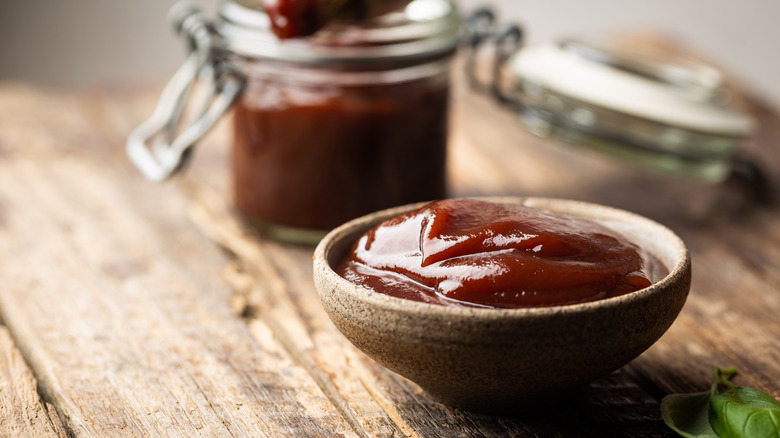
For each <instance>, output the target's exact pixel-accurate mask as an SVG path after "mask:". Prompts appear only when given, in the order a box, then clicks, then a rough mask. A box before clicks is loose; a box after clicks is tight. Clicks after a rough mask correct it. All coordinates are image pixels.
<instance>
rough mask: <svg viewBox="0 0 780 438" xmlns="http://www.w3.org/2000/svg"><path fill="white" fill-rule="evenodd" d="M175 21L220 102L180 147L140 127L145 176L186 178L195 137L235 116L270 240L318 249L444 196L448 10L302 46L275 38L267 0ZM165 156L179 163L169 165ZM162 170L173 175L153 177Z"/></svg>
mask: <svg viewBox="0 0 780 438" xmlns="http://www.w3.org/2000/svg"><path fill="white" fill-rule="evenodd" d="M178 15H179V17H178V18H177V19H176V22H177V23H179V24H178V26H179V27H180V28H181V29H182V33H184V34H185V35H187V36H188V37H189V38H190V40H191V42H193V46H194V47H195V50H194V52H193V53H197V52H199V51H200V52H204V50H198V45H199V44H205V45H207V46H208V50H205V52H206V53H205V54H203V55H201V57H200V59H199V60H198V61H193V62H192V64H193V65H195V64H198V68H193V70H194V71H193V77H194V76H195V75H199V76H200V77H201V78H202V77H203V76H204V71H205V76H207V78H209V79H211V81H210V82H211V83H213V84H214V86H213V88H214V90H215V93H214V98H213V100H212V101H210V102H207V103H206V105H204V110H203V111H202V113H201V114H202V117H200V119H198V120H196V122H195V123H194V124H193V125H192V127H193V128H194V129H188V130H185V131H184V132H183V133H182V134H181V135H180V136H179V137H177V138H176V139H175V140H173V141H171V142H170V144H167V145H164V147H161V148H160V147H155V146H154V145H150V144H149V141H150V140H149V138H150V137H152V135H143V134H150V133H152V131H153V129H151V128H153V126H146V128H147V129H146V131H145V132H144V130H143V129H142V128H144V125H142V126H141V127H139V130H141V131H142V132H141V133H138V132H135V133H134V134H136V135H135V142H133V139H134V137H133V136H132V135H131V138H130V139H129V140H128V152H129V154H130V156H131V158H133V161H134V162H135V163H136V164H137V165H138V166H139V168H141V170H142V171H144V173H145V174H146V175H147V176H148V177H150V178H151V179H164V178H165V177H167V176H168V175H170V174H171V173H173V172H175V171H176V170H177V169H179V168H180V167H181V160H182V159H183V158H185V157H186V156H187V154H186V150H187V149H188V148H189V147H190V145H191V143H192V142H194V139H195V138H197V137H198V136H200V134H202V133H203V132H205V129H207V127H208V125H210V124H211V123H213V122H214V121H215V120H216V119H217V118H218V117H219V113H220V112H222V111H224V110H226V109H227V108H228V107H232V108H233V117H232V131H233V140H232V147H231V149H232V179H233V200H234V203H235V207H236V208H237V210H238V211H239V212H240V213H241V214H242V215H243V216H244V217H245V218H246V219H247V220H248V221H249V222H250V223H251V224H253V225H255V226H257V227H258V228H259V229H260V230H261V231H263V232H264V233H265V234H267V235H270V236H272V237H275V238H278V239H281V240H285V241H293V242H299V243H315V242H316V241H317V240H319V238H321V237H322V236H323V235H324V233H325V232H327V231H328V230H330V229H331V228H333V227H335V226H337V225H339V224H341V223H344V222H346V221H348V220H350V219H352V218H355V217H358V216H361V215H363V214H366V213H369V212H371V211H375V210H379V209H382V208H386V207H390V206H394V205H401V204H407V203H410V202H416V201H424V200H432V199H439V198H443V197H445V196H446V155H447V134H448V106H449V105H448V102H449V69H450V62H451V60H452V57H453V55H454V52H455V49H456V45H457V40H458V32H459V27H460V19H459V15H458V12H457V10H456V8H455V6H454V4H453V3H452V2H451V1H450V0H413V1H411V2H408V4H405V5H402V7H401V8H399V9H396V10H392V11H390V12H387V13H383V14H382V15H379V16H375V17H370V18H368V19H352V20H350V19H343V20H334V21H332V22H328V23H326V24H325V25H324V26H323V27H322V28H320V29H318V30H317V31H316V32H314V33H313V34H312V35H308V36H304V37H294V36H293V37H290V36H289V35H285V37H284V38H280V37H279V35H278V34H275V33H274V26H272V21H271V19H269V16H268V15H267V14H266V12H265V11H264V10H263V8H262V2H260V1H254V2H253V1H249V0H234V1H227V2H224V3H223V4H222V5H221V8H220V14H219V19H218V20H216V21H215V22H213V23H212V22H208V21H206V20H205V19H204V18H203V17H202V16H201V15H200V14H199V13H197V12H194V11H192V10H188V11H185V13H179V14H178ZM199 39H202V40H204V41H205V40H208V41H207V42H206V43H202V42H201V41H200V40H199ZM193 57H194V56H193ZM188 61H189V60H188ZM185 67H186V64H185ZM185 67H183V68H182V69H184V68H185ZM195 71H196V72H197V73H196V72H195ZM180 72H181V71H180ZM177 75H179V73H177ZM176 79H177V78H176V77H174V80H173V81H172V82H171V84H169V88H172V87H173V85H175V84H174V83H175V82H176ZM173 88H176V87H173ZM185 88H186V87H185V86H184V85H181V86H179V89H177V90H174V91H180V92H182V91H183V92H184V94H186V91H187V90H185ZM167 91H168V90H166V92H167ZM171 94H175V93H171ZM165 97H166V96H165V93H164V96H163V99H165ZM169 97H170V96H169ZM220 99H221V100H220ZM174 100H176V101H177V105H173V106H179V105H181V101H182V100H183V99H181V98H179V99H174ZM161 105H162V100H161ZM158 109H159V108H158ZM170 112H171V113H177V112H179V111H178V109H173V110H172V111H170ZM176 116H178V114H176ZM150 122H151V120H150ZM150 122H147V125H148V124H149V123H150ZM199 123H200V126H198V125H199ZM159 125H160V126H159V128H160V129H158V131H161V130H163V128H164V127H165V126H169V125H170V123H167V124H163V123H159ZM137 131H138V130H137ZM191 131H194V132H191ZM188 132H189V134H190V135H189V136H188V135H187V134H188ZM158 133H159V132H154V134H158ZM182 137H185V138H184V139H183V140H182ZM190 140H192V141H190ZM177 141H179V143H180V144H179V145H178V148H177ZM188 143H189V144H188ZM165 146H167V147H165ZM161 150H162V151H163V153H160V151H161ZM166 154H167V155H177V154H178V161H176V160H174V159H173V158H171V159H170V160H169V161H171V163H166V160H168V157H167V156H166ZM174 161H176V162H175V164H174V163H173V162H174ZM153 164H155V165H158V167H160V166H159V165H162V166H161V167H166V169H163V170H162V171H160V170H157V171H156V173H155V170H154V169H152V170H148V169H149V168H151V167H153V166H152V165H153ZM145 168H147V170H145ZM166 171H167V173H166Z"/></svg>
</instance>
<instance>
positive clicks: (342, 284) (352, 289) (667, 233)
mask: <svg viewBox="0 0 780 438" xmlns="http://www.w3.org/2000/svg"><path fill="white" fill-rule="evenodd" d="M450 199H478V200H485V201H493V202H508V203H519V204H521V205H527V206H530V207H535V208H542V209H546V208H545V206H555V207H559V208H563V210H560V209H555V208H550V210H552V211H554V212H563V213H565V214H573V215H575V216H580V217H584V218H586V219H587V218H590V219H597V220H615V219H617V220H618V221H621V222H624V223H628V222H630V223H632V224H638V225H640V226H641V227H642V228H643V229H651V230H653V233H655V234H660V235H664V237H665V239H667V240H668V242H669V243H671V244H673V245H674V248H673V250H674V252H675V255H676V257H677V259H678V261H677V263H676V265H675V266H674V267H667V268H669V273H668V274H667V275H666V276H665V277H664V278H662V279H661V280H659V281H657V282H655V283H653V284H652V285H650V286H648V287H646V288H644V289H640V290H638V291H634V292H630V293H628V294H625V295H620V296H616V297H611V298H604V299H600V300H596V301H589V302H585V303H574V304H565V305H558V306H542V307H523V308H486V307H462V306H443V305H440V304H433V303H424V302H420V301H414V300H409V299H405V298H399V297H394V296H390V295H386V294H383V293H381V292H375V291H372V290H370V289H367V288H364V287H362V286H360V285H358V284H355V283H352V282H350V281H349V280H347V279H346V278H344V277H342V276H340V275H339V274H337V273H336V271H335V270H334V269H333V267H332V266H331V264H330V263H329V261H328V255H329V254H328V253H329V251H330V250H332V248H333V247H335V246H336V243H339V242H340V240H341V239H345V238H347V237H350V236H352V235H355V234H356V235H357V236H358V237H359V236H361V235H362V234H363V233H365V232H366V231H368V230H369V229H370V228H371V227H373V226H375V225H376V224H378V223H379V222H381V221H383V220H385V219H389V218H391V217H393V216H396V215H399V214H402V213H405V212H407V211H411V210H414V209H416V208H420V207H422V206H424V205H427V204H429V203H430V202H432V201H425V202H418V203H413V204H406V205H402V206H397V207H392V208H388V209H384V210H379V211H376V212H373V213H369V214H367V215H364V216H361V217H358V218H355V219H353V220H350V221H349V222H346V223H344V224H342V225H340V226H338V227H337V228H335V229H333V230H331V231H330V232H329V233H328V234H327V235H326V236H325V237H324V238H323V239H322V240H321V241H320V242H319V244H318V245H317V246H316V248H315V250H314V255H313V259H314V275H315V278H316V276H317V275H325V276H327V277H328V278H329V279H330V280H332V281H333V282H334V283H335V285H336V286H337V289H338V290H340V291H342V293H346V294H348V295H350V296H351V297H352V298H355V299H358V300H360V301H363V302H366V303H368V304H370V305H372V306H377V307H380V308H384V309H391V310H396V311H402V312H407V313H425V314H428V315H438V316H447V317H449V316H458V317H460V318H472V319H473V318H476V319H480V320H496V319H507V318H510V319H514V318H534V317H538V318H544V317H548V316H551V315H561V314H577V313H585V312H593V311H597V310H599V309H604V308H612V307H616V306H621V305H626V304H629V303H633V302H636V301H641V300H644V299H647V298H649V297H650V296H652V295H655V294H658V293H662V292H663V291H666V290H669V289H671V288H672V286H673V285H674V284H675V283H677V282H680V281H685V280H686V278H690V270H691V260H690V252H689V250H688V248H687V247H686V245H685V243H684V242H683V240H682V239H681V238H680V237H679V236H678V235H677V234H676V233H675V232H674V231H672V230H671V229H669V228H668V227H666V226H665V225H662V224H660V223H658V222H656V221H654V220H652V219H649V218H647V217H645V216H642V215H639V214H637V213H633V212H630V211H627V210H623V209H619V208H616V207H610V206H606V205H602V204H597V203H592V202H586V201H579V200H571V199H563V198H552V197H534V196H464V197H458V198H450ZM575 210H576V212H574V211H575ZM583 211H590V212H591V213H598V214H589V215H582V214H580V213H581V212H583ZM358 229H359V230H360V231H356V230H358ZM353 242H354V241H353ZM350 246H351V243H350ZM318 266H319V267H321V268H318ZM315 283H317V282H315ZM317 289H318V291H317V292H318V294H319V296H320V299H322V298H323V291H321V290H319V287H318V288H317ZM686 293H687V290H686Z"/></svg>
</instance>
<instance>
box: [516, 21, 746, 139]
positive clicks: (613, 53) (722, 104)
mask: <svg viewBox="0 0 780 438" xmlns="http://www.w3.org/2000/svg"><path fill="white" fill-rule="evenodd" d="M508 69H509V74H510V75H511V76H513V77H514V80H515V81H519V82H524V83H525V86H526V87H527V86H528V84H533V85H534V86H539V87H543V88H545V89H546V90H548V91H549V92H550V93H552V94H557V95H560V96H562V97H566V98H571V99H577V100H579V101H581V102H583V103H586V104H592V105H594V106H598V107H603V108H605V109H609V110H612V111H615V112H618V113H623V114H627V115H631V116H636V117H641V118H643V119H646V120H649V121H653V122H657V123H660V124H664V125H669V126H675V127H679V128H683V129H688V130H692V131H696V132H700V133H710V134H716V135H723V136H728V137H746V136H748V135H749V134H750V133H751V132H752V130H753V122H752V120H751V119H750V118H749V117H748V116H747V115H745V114H744V113H743V112H742V111H740V110H739V109H738V108H737V107H736V106H735V105H733V102H732V98H731V95H730V93H729V90H728V89H727V87H726V86H725V85H724V83H723V78H722V74H721V73H720V71H718V70H717V69H715V68H714V67H712V66H710V65H708V64H705V63H703V62H700V61H697V60H695V59H692V58H689V57H685V56H682V55H679V54H674V53H670V52H665V51H663V50H661V49H659V48H656V47H653V46H651V45H648V44H641V43H640V42H639V41H631V40H628V39H625V38H623V39H618V38H609V37H607V36H605V35H588V36H580V37H577V38H567V39H564V40H561V41H558V42H553V43H547V44H540V45H537V46H532V47H527V48H525V49H523V50H520V51H518V52H517V53H516V55H515V56H513V57H512V59H510V60H509V63H508Z"/></svg>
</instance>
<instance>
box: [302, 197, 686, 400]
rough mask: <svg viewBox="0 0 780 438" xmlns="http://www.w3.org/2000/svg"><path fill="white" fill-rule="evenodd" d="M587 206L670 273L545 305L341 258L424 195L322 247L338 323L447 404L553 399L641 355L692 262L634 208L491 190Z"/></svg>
mask: <svg viewBox="0 0 780 438" xmlns="http://www.w3.org/2000/svg"><path fill="white" fill-rule="evenodd" d="M486 199H491V200H494V201H499V202H512V203H520V204H524V205H528V206H531V207H537V208H542V209H546V210H550V211H553V212H559V213H564V214H569V215H575V216H580V217H584V218H588V219H591V220H594V221H597V222H599V223H602V224H603V225H606V226H608V227H610V228H612V229H613V230H616V231H618V232H620V233H622V234H623V235H624V236H625V237H627V238H628V239H629V240H631V241H633V242H634V243H635V244H636V245H638V246H639V247H640V248H641V249H642V250H644V251H646V252H648V253H650V254H652V255H654V256H655V257H656V258H657V259H659V260H660V261H661V262H662V263H663V264H664V265H665V266H666V267H667V268H668V270H669V274H668V275H667V276H666V277H664V278H663V279H661V280H660V281H657V282H656V283H654V284H653V285H652V286H650V287H648V288H645V289H642V290H640V291H636V292H632V293H630V294H627V295H623V296H619V297H615V298H609V299H605V300H601V301H594V302H589V303H584V304H574V305H565V306H555V307H544V308H525V309H485V308H465V307H464V308H461V307H447V306H440V305H434V304H425V303H420V302H416V301H411V300H406V299H403V298H396V297H391V296H388V295H384V294H381V293H376V292H372V291H370V290H368V289H365V288H363V287H361V286H358V285H356V284H354V283H351V282H349V281H347V280H346V279H344V278H343V277H341V276H339V275H338V274H337V273H336V272H335V271H334V270H333V267H334V266H336V265H337V264H338V262H339V261H340V260H341V259H342V258H343V257H344V256H345V254H346V253H347V251H349V250H350V247H351V246H352V244H353V243H354V242H355V241H356V240H357V239H358V237H359V236H360V235H362V234H363V233H364V232H366V231H368V230H369V229H370V228H371V227H373V226H375V225H376V224H378V223H379V222H381V221H383V220H385V219H388V218H390V217H392V216H396V215H398V214H401V213H404V212H406V211H410V210H412V209H415V208H419V207H420V206H422V205H423V204H415V205H409V206H404V207H398V208H393V209H389V210H384V211H380V212H377V213H373V214H369V215H367V216H364V217H361V218H358V219H355V220H353V221H350V222H348V223H346V224H344V225H342V226H340V227H339V228H337V229H335V230H333V231H332V232H330V233H329V234H328V235H327V236H326V237H325V238H324V239H323V240H322V241H321V242H320V243H319V245H318V246H317V248H316V250H315V253H314V280H315V284H316V287H317V291H318V293H319V296H320V299H321V302H322V305H323V307H324V309H325V311H326V312H327V313H328V315H329V316H330V318H331V320H332V321H333V324H335V325H336V327H337V328H338V329H339V330H340V331H341V333H343V334H344V336H346V338H347V339H349V340H350V341H351V342H352V343H353V344H354V345H355V346H356V347H357V348H358V349H360V350H362V351H363V352H364V353H365V354H367V355H368V356H370V357H371V358H373V359H374V360H376V361H377V362H378V363H380V364H381V365H383V366H384V367H386V368H388V369H390V370H392V371H394V372H396V373H398V374H400V375H401V376H404V377H406V378H408V379H409V380H411V381H413V382H415V383H417V384H418V385H419V386H420V387H422V388H423V389H424V390H425V391H426V392H428V393H429V394H430V395H431V396H432V397H434V398H435V399H437V400H438V401H440V402H443V403H445V404H448V405H451V406H454V407H458V408H463V409H467V410H472V411H477V412H484V413H513V412H521V411H524V410H529V409H533V408H538V407H542V406H546V405H549V404H554V403H556V402H558V401H563V400H566V399H567V397H570V396H573V395H576V393H577V390H578V389H580V388H581V387H583V386H585V385H587V384H588V383H589V382H592V381H593V380H596V379H598V378H599V377H602V376H605V375H607V374H609V373H610V372H612V371H614V370H616V369H618V368H620V367H622V366H623V365H625V364H627V363H628V362H630V361H631V360H632V359H634V358H635V357H637V356H638V355H639V354H641V353H642V352H643V351H645V350H646V349H647V348H648V347H650V346H651V345H652V344H653V343H654V342H655V341H657V340H658V339H659V338H660V337H661V335H662V334H663V333H664V332H665V331H666V330H667V329H668V328H669V326H670V325H671V324H672V322H673V321H674V320H675V318H676V317H677V315H678V314H679V312H680V310H681V309H682V307H683V304H684V303H685V300H686V298H687V295H688V290H689V288H690V280H691V263H690V257H689V254H688V250H687V249H686V247H685V245H684V243H683V242H682V240H681V239H680V238H679V237H678V236H677V235H675V234H674V233H673V232H672V231H670V230H669V229H668V228H666V227H664V226H662V225H660V224H658V223H656V222H654V221H651V220H650V219H647V218H644V217H641V216H638V215H636V214H633V213H629V212H627V211H623V210H618V209H614V208H610V207H605V206H601V205H596V204H590V203H584V202H577V201H569V200H560V199H548V198H486Z"/></svg>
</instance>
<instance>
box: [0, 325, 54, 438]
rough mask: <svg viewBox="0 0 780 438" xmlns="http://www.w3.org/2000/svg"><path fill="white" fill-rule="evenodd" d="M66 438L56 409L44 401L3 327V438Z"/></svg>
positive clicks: (0, 345)
mask: <svg viewBox="0 0 780 438" xmlns="http://www.w3.org/2000/svg"><path fill="white" fill-rule="evenodd" d="M65 436H66V432H65V428H64V427H63V426H62V423H61V422H60V419H59V417H57V413H56V412H55V411H54V408H53V406H52V405H51V404H49V403H47V402H45V401H43V400H41V398H40V396H39V395H38V384H37V382H36V381H35V377H34V376H33V374H32V372H31V371H30V369H29V368H27V364H26V363H25V362H24V358H22V354H21V353H20V352H19V349H17V348H16V345H14V343H13V340H12V339H11V336H10V335H9V334H8V330H7V329H6V328H5V327H4V326H2V325H0V437H8V438H10V437H16V438H28V437H29V438H33V437H35V438H37V437H41V438H44V437H59V438H65Z"/></svg>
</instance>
